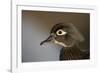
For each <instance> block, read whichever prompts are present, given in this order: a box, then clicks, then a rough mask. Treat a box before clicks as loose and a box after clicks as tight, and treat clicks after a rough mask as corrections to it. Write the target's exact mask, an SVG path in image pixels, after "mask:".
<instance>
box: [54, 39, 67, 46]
mask: <svg viewBox="0 0 100 73" xmlns="http://www.w3.org/2000/svg"><path fill="white" fill-rule="evenodd" d="M54 43H56V44H59V45H61V46H63V47H67V45H66V44H65V43H62V42H59V41H56V40H54Z"/></svg>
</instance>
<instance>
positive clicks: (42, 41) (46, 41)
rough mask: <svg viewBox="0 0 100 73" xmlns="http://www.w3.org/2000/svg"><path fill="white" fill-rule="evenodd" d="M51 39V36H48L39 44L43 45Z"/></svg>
mask: <svg viewBox="0 0 100 73" xmlns="http://www.w3.org/2000/svg"><path fill="white" fill-rule="evenodd" d="M51 40H52V36H49V37H48V38H47V39H46V40H44V41H42V42H41V43H40V45H43V44H44V43H46V42H50V41H51Z"/></svg>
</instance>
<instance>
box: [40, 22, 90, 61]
mask: <svg viewBox="0 0 100 73" xmlns="http://www.w3.org/2000/svg"><path fill="white" fill-rule="evenodd" d="M83 41H84V37H83V36H82V34H81V33H80V32H79V31H78V30H77V28H76V27H75V26H74V25H73V24H72V23H57V24H55V25H54V26H53V28H52V29H51V31H50V36H49V37H48V38H47V39H46V40H44V41H42V42H41V43H40V45H43V44H44V43H45V42H53V43H55V44H58V45H61V46H62V47H63V48H62V49H61V50H60V55H59V60H81V59H89V51H87V50H85V51H83V50H81V48H80V47H79V46H80V45H79V43H81V42H83Z"/></svg>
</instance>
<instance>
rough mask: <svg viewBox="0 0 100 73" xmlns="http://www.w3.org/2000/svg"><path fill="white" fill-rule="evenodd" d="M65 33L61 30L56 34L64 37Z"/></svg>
mask: <svg viewBox="0 0 100 73" xmlns="http://www.w3.org/2000/svg"><path fill="white" fill-rule="evenodd" d="M66 33H67V32H65V31H63V30H61V29H60V30H58V31H57V32H56V34H57V35H65V34H66Z"/></svg>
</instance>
